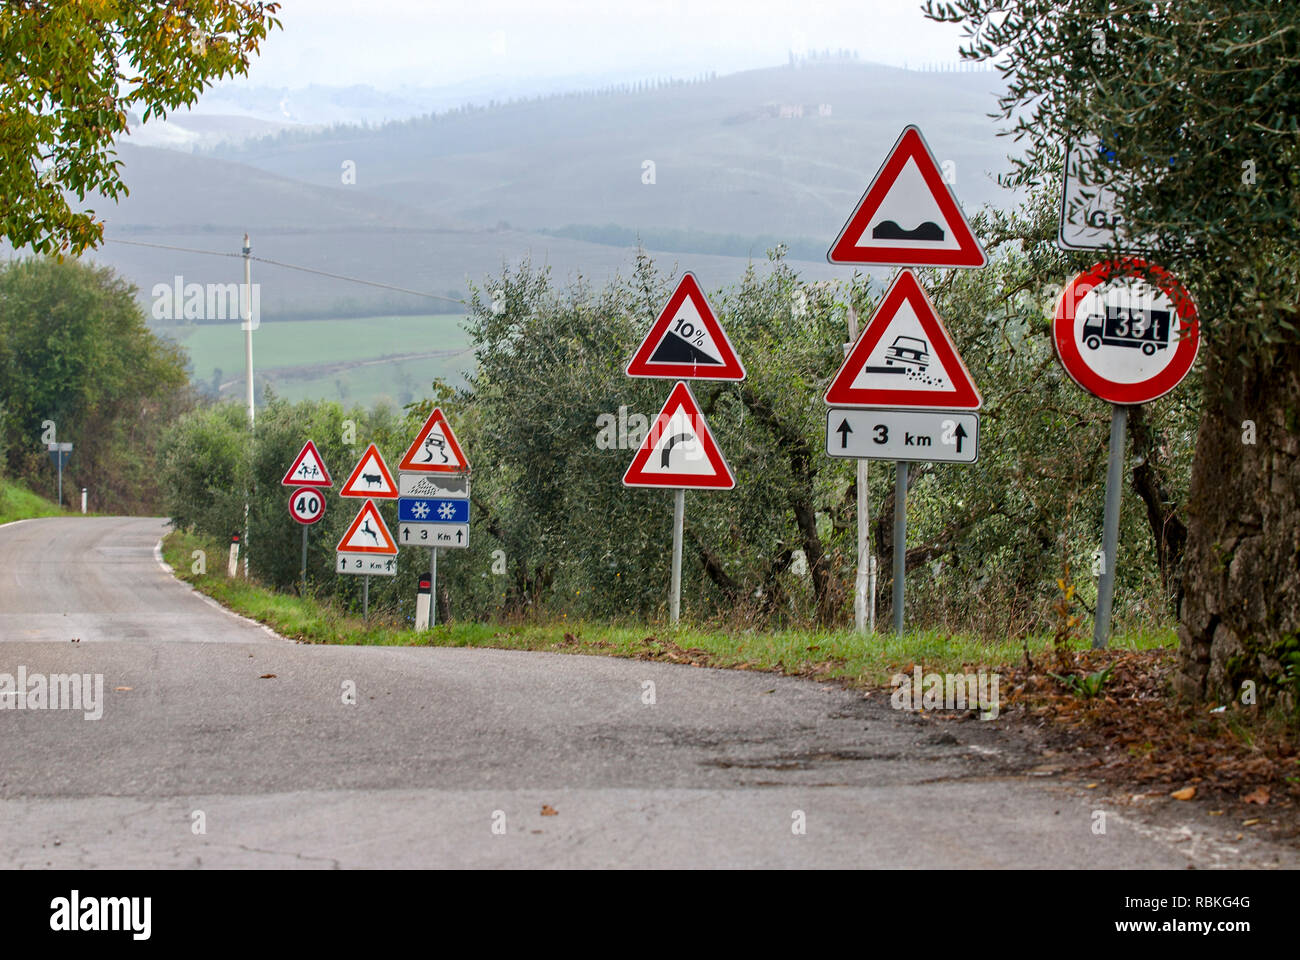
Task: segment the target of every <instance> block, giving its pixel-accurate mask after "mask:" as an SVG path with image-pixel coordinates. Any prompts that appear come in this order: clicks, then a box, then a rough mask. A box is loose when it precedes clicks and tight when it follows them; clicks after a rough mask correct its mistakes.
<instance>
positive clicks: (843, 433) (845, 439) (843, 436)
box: [835, 420, 853, 450]
mask: <svg viewBox="0 0 1300 960" xmlns="http://www.w3.org/2000/svg"><path fill="white" fill-rule="evenodd" d="M835 432H836V433H838V434H839V435H840V449H841V450H843V449H845V448H846V447H847V446H848V445H849V434H850V433H852V432H853V428H852V427H850V426H849V421H848V420H841V421H840V425H839V426H838V427H836V428H835Z"/></svg>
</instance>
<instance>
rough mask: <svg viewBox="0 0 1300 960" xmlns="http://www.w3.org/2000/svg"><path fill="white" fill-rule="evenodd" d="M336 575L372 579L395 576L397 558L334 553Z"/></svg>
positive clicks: (379, 555) (383, 555)
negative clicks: (356, 575) (351, 575)
mask: <svg viewBox="0 0 1300 960" xmlns="http://www.w3.org/2000/svg"><path fill="white" fill-rule="evenodd" d="M334 557H335V559H334V570H335V572H336V573H357V574H368V575H370V576H372V577H395V576H397V556H396V555H395V554H391V553H336V554H335V555H334Z"/></svg>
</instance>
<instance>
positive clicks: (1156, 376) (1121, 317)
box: [1052, 257, 1200, 405]
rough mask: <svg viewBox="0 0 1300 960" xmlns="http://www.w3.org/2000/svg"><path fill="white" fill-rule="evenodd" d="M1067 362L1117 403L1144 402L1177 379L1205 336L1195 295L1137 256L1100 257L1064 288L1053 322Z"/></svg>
mask: <svg viewBox="0 0 1300 960" xmlns="http://www.w3.org/2000/svg"><path fill="white" fill-rule="evenodd" d="M1052 339H1053V340H1054V341H1055V343H1056V353H1057V355H1058V356H1059V357H1060V358H1061V365H1062V366H1064V367H1065V371H1066V373H1068V374H1069V375H1070V376H1071V378H1073V379H1074V381H1075V383H1077V384H1079V386H1081V387H1083V389H1085V390H1087V391H1088V392H1089V393H1091V394H1093V395H1094V396H1097V397H1100V398H1101V399H1103V400H1109V401H1110V402H1111V403H1118V404H1126V405H1127V404H1135V403H1146V402H1147V401H1148V400H1154V399H1156V398H1157V397H1162V396H1164V395H1165V394H1166V393H1168V392H1169V391H1170V390H1172V389H1173V388H1174V387H1176V386H1178V384H1179V382H1181V381H1182V379H1183V377H1185V376H1187V372H1188V371H1189V370H1190V369H1191V368H1192V362H1193V361H1194V360H1195V359H1196V351H1197V349H1198V347H1199V343H1200V337H1199V335H1198V325H1197V318H1196V305H1195V304H1194V303H1193V302H1192V297H1191V294H1189V293H1188V292H1187V290H1186V288H1184V287H1183V285H1182V284H1181V283H1179V282H1178V280H1177V278H1175V277H1174V275H1173V274H1171V273H1170V272H1169V271H1167V270H1165V269H1164V268H1163V267H1159V266H1156V265H1155V264H1151V263H1148V262H1147V261H1145V260H1142V259H1139V258H1137V257H1126V258H1124V259H1122V260H1118V261H1107V262H1104V263H1099V264H1097V265H1096V266H1094V267H1092V268H1091V269H1089V270H1087V271H1085V272H1084V273H1081V274H1079V275H1078V276H1077V277H1075V278H1074V280H1073V281H1071V282H1070V284H1069V285H1068V286H1067V287H1066V288H1065V291H1064V292H1063V293H1062V294H1061V300H1060V303H1059V304H1058V305H1057V308H1056V318H1055V320H1054V321H1053V323H1052Z"/></svg>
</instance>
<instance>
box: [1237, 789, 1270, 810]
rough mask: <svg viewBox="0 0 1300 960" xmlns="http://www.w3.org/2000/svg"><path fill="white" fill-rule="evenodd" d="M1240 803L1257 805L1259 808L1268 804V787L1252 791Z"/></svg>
mask: <svg viewBox="0 0 1300 960" xmlns="http://www.w3.org/2000/svg"><path fill="white" fill-rule="evenodd" d="M1241 802H1242V803H1258V804H1259V805H1260V806H1261V807H1262V806H1264V805H1266V804H1267V803H1268V787H1260V788H1259V789H1257V790H1252V791H1250V793H1248V794H1246V795H1245V796H1244V797H1242V798H1241Z"/></svg>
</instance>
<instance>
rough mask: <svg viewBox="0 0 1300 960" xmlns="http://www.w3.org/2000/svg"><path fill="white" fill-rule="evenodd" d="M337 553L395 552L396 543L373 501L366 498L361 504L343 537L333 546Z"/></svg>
mask: <svg viewBox="0 0 1300 960" xmlns="http://www.w3.org/2000/svg"><path fill="white" fill-rule="evenodd" d="M334 549H335V551H336V552H338V553H385V554H395V553H397V543H396V541H394V540H393V535H392V534H391V533H389V532H388V524H386V523H384V518H383V517H381V516H380V515H379V508H378V507H376V506H375V501H373V500H367V501H366V502H365V503H363V504H362V505H361V512H360V513H358V514H357V516H356V519H355V520H353V521H352V526H350V527H348V532H347V533H345V534H343V539H342V540H340V541H339V545H338V546H337V547H335V548H334Z"/></svg>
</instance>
